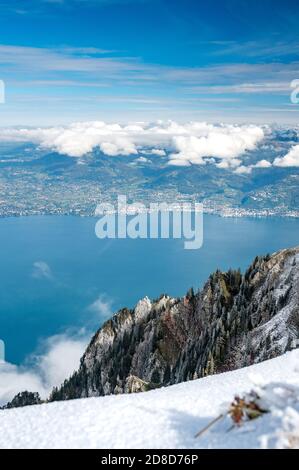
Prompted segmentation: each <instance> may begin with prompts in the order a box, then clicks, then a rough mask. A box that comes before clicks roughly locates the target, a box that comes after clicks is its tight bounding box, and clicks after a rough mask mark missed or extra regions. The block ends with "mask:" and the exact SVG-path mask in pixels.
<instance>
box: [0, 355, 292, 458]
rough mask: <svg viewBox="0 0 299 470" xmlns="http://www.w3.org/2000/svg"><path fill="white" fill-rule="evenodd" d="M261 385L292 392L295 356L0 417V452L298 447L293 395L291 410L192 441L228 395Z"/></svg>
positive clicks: (286, 404) (227, 424)
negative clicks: (169, 384)
mask: <svg viewBox="0 0 299 470" xmlns="http://www.w3.org/2000/svg"><path fill="white" fill-rule="evenodd" d="M271 383H273V386H269V384H271ZM275 383H276V384H275ZM277 383H279V384H280V385H277ZM281 384H282V385H281ZM261 386H267V387H268V388H269V389H271V387H272V389H273V390H276V391H277V390H278V391H281V390H284V391H285V390H287V391H288V393H290V394H291V393H293V390H298V389H296V388H294V387H296V386H299V350H294V351H292V352H289V353H287V354H285V355H284V356H281V357H278V358H275V359H271V360H269V361H266V362H263V363H261V364H256V365H253V366H251V367H248V368H244V369H240V370H237V371H233V372H228V373H225V374H220V375H214V376H210V377H206V378H203V379H199V380H194V381H191V382H187V383H182V384H179V385H174V386H172V387H167V388H164V389H159V390H154V391H150V392H147V393H139V394H131V395H117V396H109V397H102V398H87V399H80V400H73V401H66V402H58V403H50V404H45V405H39V406H29V407H25V408H19V409H12V410H5V411H0V428H1V436H0V448H52V449H53V448H98V449H99V448H104V449H113V448H128V449H132V448H170V449H174V448H178V449H179V448H257V447H288V446H289V443H290V442H292V444H293V445H295V446H296V445H298V446H299V441H298V439H299V438H298V435H299V405H298V403H299V397H298V395H297V396H296V397H295V403H294V400H293V402H292V403H291V401H290V400H289V399H288V398H286V399H285V398H283V399H281V400H280V401H281V402H282V403H283V405H282V407H281V406H280V407H277V406H274V405H275V404H274V403H273V409H271V412H270V413H267V414H265V415H263V417H261V418H258V419H256V420H254V421H250V422H247V423H245V424H243V425H242V426H241V427H240V428H237V427H234V428H233V429H230V428H231V425H232V421H231V420H230V418H229V417H226V418H224V419H223V420H222V421H220V422H219V423H217V424H216V425H215V426H213V427H212V428H211V429H210V430H209V431H208V432H206V433H205V434H204V435H203V436H202V437H200V438H197V439H195V437H194V436H195V434H196V433H197V432H198V431H200V430H201V429H202V428H204V427H205V426H206V425H207V424H208V423H209V422H211V420H212V419H213V418H215V417H217V416H218V415H219V414H220V413H221V412H223V411H226V410H227V409H228V406H229V404H230V403H231V402H232V401H233V399H234V397H235V395H236V394H242V393H244V392H250V390H251V389H252V388H254V387H261ZM279 393H280V395H281V393H282V392H279ZM269 396H270V398H269V400H270V402H271V396H272V395H271V394H270V395H269ZM229 429H230V430H229ZM290 435H291V438H290V439H289V438H288V437H289V436H290Z"/></svg>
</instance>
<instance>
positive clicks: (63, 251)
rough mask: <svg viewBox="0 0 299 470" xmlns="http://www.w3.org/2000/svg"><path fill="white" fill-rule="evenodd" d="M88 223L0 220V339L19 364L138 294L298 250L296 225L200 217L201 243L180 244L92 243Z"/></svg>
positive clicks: (182, 287) (179, 291) (181, 286)
mask: <svg viewBox="0 0 299 470" xmlns="http://www.w3.org/2000/svg"><path fill="white" fill-rule="evenodd" d="M95 222H96V220H95V219H93V218H79V217H54V216H49V217H48V216H36V217H24V218H8V219H1V220H0V250H1V257H0V260H1V269H0V338H2V339H3V340H4V341H5V343H6V359H7V360H8V361H11V362H14V363H20V362H21V361H23V360H24V358H25V357H26V355H28V354H29V353H31V352H32V351H34V350H35V348H36V347H37V344H38V342H39V340H40V339H42V338H46V337H49V336H52V335H55V334H58V333H61V332H64V331H65V330H66V329H68V328H74V329H79V328H81V327H82V326H87V327H88V328H89V329H90V330H91V331H92V330H96V328H97V327H99V326H100V324H101V323H102V321H103V319H105V318H106V317H107V315H109V314H110V311H116V310H117V309H118V308H120V307H122V306H128V307H133V306H134V304H135V303H136V302H137V301H138V299H140V298H142V297H144V296H145V295H147V296H149V297H152V298H157V297H158V296H159V295H160V294H161V293H168V294H169V295H173V296H180V295H183V294H184V293H185V292H186V290H187V289H188V288H189V287H191V286H193V287H194V288H198V287H201V286H202V285H203V283H204V281H205V280H206V279H207V278H208V276H209V274H210V273H211V272H213V271H214V270H215V269H217V268H220V269H222V270H226V269H228V268H229V267H233V268H238V267H240V268H241V269H242V270H244V269H245V268H246V267H247V266H248V265H249V264H250V263H251V261H252V260H253V258H254V257H255V256H256V255H258V254H266V253H268V252H269V253H270V252H273V251H276V250H278V249H281V248H285V247H290V246H295V245H299V220H295V219H294V220H292V219H280V218H269V219H254V218H242V219H240V218H238V219H224V218H220V217H216V216H208V215H206V216H204V245H203V247H202V248H201V249H200V250H197V251H189V250H184V248H183V241H181V240H99V239H97V238H96V236H95V232H94V227H95Z"/></svg>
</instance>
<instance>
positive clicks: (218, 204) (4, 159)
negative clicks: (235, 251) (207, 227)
mask: <svg viewBox="0 0 299 470" xmlns="http://www.w3.org/2000/svg"><path fill="white" fill-rule="evenodd" d="M297 143H298V135H297V131H295V130H291V129H289V130H276V131H275V130H273V131H272V133H271V134H269V135H267V136H266V137H265V139H264V141H263V143H262V145H260V146H259V147H258V148H257V149H256V150H254V151H248V152H247V153H245V154H244V155H243V156H242V164H243V165H244V166H245V168H249V167H252V169H251V172H248V173H246V172H244V173H236V172H235V171H234V169H233V168H231V169H224V168H219V167H218V166H216V164H215V163H217V159H212V160H213V161H211V162H210V163H209V162H207V163H206V164H205V165H191V166H189V167H176V166H172V165H169V158H168V154H167V153H166V154H165V155H164V156H163V155H162V156H161V155H153V154H151V153H150V150H147V149H146V148H144V149H143V150H141V151H140V153H139V154H138V155H130V156H113V157H111V156H106V155H104V154H103V153H101V151H100V150H99V149H95V150H94V151H93V152H92V153H89V154H86V155H85V156H84V157H82V158H74V157H69V156H65V155H60V154H58V153H54V152H52V153H49V151H47V150H43V149H40V148H38V147H36V146H34V145H31V144H26V145H24V144H4V143H0V216H9V215H30V214H31V215H32V214H77V215H93V214H94V210H95V207H96V205H97V204H98V203H101V202H103V201H109V202H113V201H115V199H116V197H117V195H118V194H125V195H127V196H128V197H129V196H130V198H131V200H132V201H134V202H136V201H140V202H144V203H150V202H153V201H154V202H157V201H167V202H174V201H197V202H203V203H204V205H205V208H206V211H207V212H212V213H217V214H224V215H227V214H230V215H248V214H249V215H267V214H274V215H275V214H276V215H292V216H294V215H295V216H299V210H298V207H299V168H298V167H285V168H283V167H277V166H272V167H269V168H266V167H265V168H260V167H259V168H254V165H255V164H256V163H257V162H260V161H263V160H266V161H267V162H269V163H272V162H273V161H274V160H275V158H278V157H282V156H284V155H286V154H287V153H288V152H289V151H290V149H291V148H292V146H294V145H296V144H297ZM230 210H231V211H230Z"/></svg>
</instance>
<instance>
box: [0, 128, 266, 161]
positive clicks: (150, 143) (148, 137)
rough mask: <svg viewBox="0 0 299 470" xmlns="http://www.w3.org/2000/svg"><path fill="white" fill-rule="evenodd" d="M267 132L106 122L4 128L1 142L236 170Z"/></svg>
mask: <svg viewBox="0 0 299 470" xmlns="http://www.w3.org/2000/svg"><path fill="white" fill-rule="evenodd" d="M264 136H265V130H264V128H262V127H259V126H255V125H241V126H238V125H224V124H220V125H212V124H207V123H205V122H189V123H186V124H179V123H176V122H174V121H166V122H163V121H158V122H154V123H144V122H141V123H140V122H139V123H131V124H127V125H121V124H117V123H116V124H107V123H105V122H101V121H95V122H78V123H74V124H71V125H69V126H68V127H50V128H37V129H11V128H10V129H2V130H1V131H0V141H1V140H2V141H17V142H32V143H35V144H36V145H38V146H40V147H42V148H44V149H49V150H52V151H56V152H58V153H60V154H63V155H68V156H70V157H83V156H84V155H86V154H88V153H89V152H92V151H93V150H94V149H96V148H99V149H100V150H101V151H102V152H103V153H104V154H105V155H108V156H111V157H113V156H118V155H138V154H140V153H141V154H142V153H143V154H144V152H145V149H146V151H147V152H148V154H149V155H153V156H156V157H157V158H159V157H160V158H163V157H164V156H165V155H166V152H167V154H168V156H169V157H168V158H169V161H168V163H169V164H170V165H176V166H188V165H191V164H197V165H202V164H205V163H206V161H207V159H209V161H211V158H217V160H218V163H219V160H220V161H221V160H223V161H225V162H226V167H230V166H232V167H235V166H238V165H239V164H240V163H241V162H239V160H238V157H240V156H241V155H243V154H244V153H245V152H247V151H251V150H254V149H255V148H256V147H257V146H258V144H259V143H260V142H261V141H262V140H263V139H264Z"/></svg>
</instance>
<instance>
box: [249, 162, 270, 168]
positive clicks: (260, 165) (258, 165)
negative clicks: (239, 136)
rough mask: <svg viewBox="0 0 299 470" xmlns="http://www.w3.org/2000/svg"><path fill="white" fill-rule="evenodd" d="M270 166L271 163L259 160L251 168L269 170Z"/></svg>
mask: <svg viewBox="0 0 299 470" xmlns="http://www.w3.org/2000/svg"><path fill="white" fill-rule="evenodd" d="M271 166H272V163H271V162H269V161H268V160H260V161H259V162H257V163H256V164H255V165H253V168H271Z"/></svg>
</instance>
